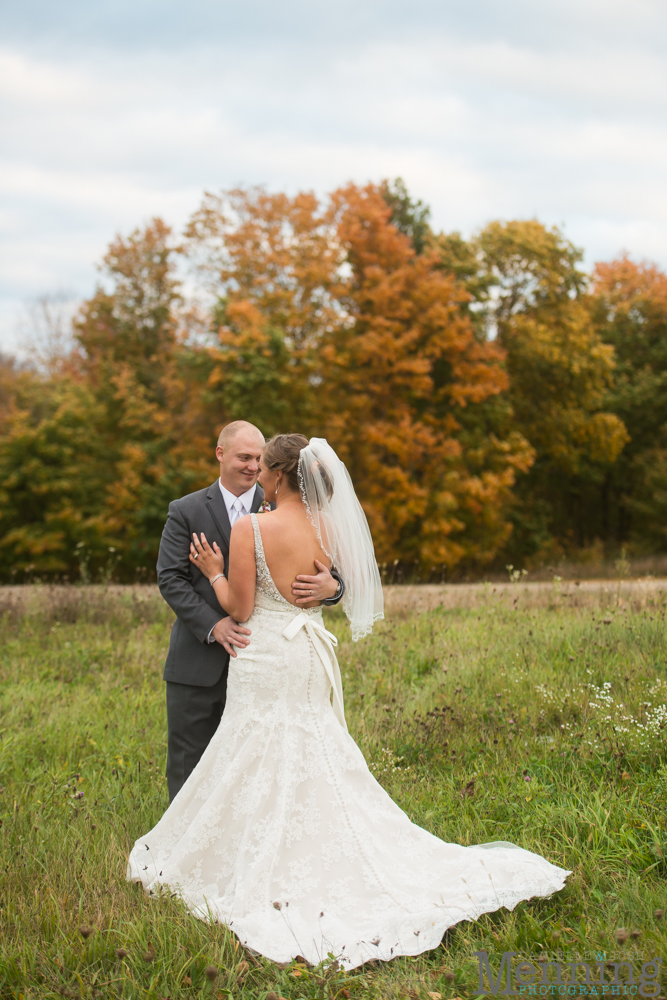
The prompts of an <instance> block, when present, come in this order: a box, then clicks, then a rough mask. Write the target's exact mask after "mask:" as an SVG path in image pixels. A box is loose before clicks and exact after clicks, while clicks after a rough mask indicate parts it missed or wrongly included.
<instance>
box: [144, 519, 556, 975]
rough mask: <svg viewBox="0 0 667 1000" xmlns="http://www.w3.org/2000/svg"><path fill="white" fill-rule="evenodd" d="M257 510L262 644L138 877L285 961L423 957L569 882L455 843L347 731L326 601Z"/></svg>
mask: <svg viewBox="0 0 667 1000" xmlns="http://www.w3.org/2000/svg"><path fill="white" fill-rule="evenodd" d="M250 516H251V517H252V521H253V529H254V532H255V555H256V561H257V590H256V598H255V608H254V610H253V613H252V616H251V618H250V619H249V621H248V622H247V623H246V624H247V625H248V627H249V628H250V629H251V630H252V643H251V645H250V646H248V647H247V648H246V649H243V650H241V651H239V653H238V656H237V657H236V658H235V659H234V658H232V659H231V661H230V664H229V680H228V686H227V705H226V708H225V712H224V715H223V717H222V721H221V723H220V725H219V727H218V730H217V732H216V734H215V736H214V737H213V739H212V740H211V742H210V744H209V746H208V747H207V749H206V751H205V753H204V755H203V757H202V759H201V761H200V762H199V764H198V765H197V767H196V768H195V770H194V771H193V773H192V775H191V776H190V778H189V779H188V781H187V782H186V783H185V785H184V786H183V788H182V789H181V791H180V792H179V793H178V795H177V796H176V798H175V799H174V801H173V802H172V804H171V805H170V806H169V808H168V809H167V811H166V813H165V814H164V816H163V817H162V819H161V820H160V821H159V823H158V824H157V826H156V827H154V829H152V830H151V831H150V833H147V834H146V835H145V836H144V837H141V838H140V839H139V840H137V842H136V844H135V846H134V848H133V850H132V853H131V855H130V861H129V866H128V878H129V879H132V880H139V881H141V882H142V883H143V884H144V886H145V887H146V888H147V889H148V890H149V891H155V890H156V889H157V888H158V887H159V886H168V887H169V888H170V889H171V890H174V891H177V892H178V894H179V895H180V897H181V898H182V899H183V901H184V902H185V904H186V905H187V906H188V907H189V908H190V909H191V911H192V912H193V913H194V914H195V916H197V917H200V918H202V919H204V920H215V921H219V922H221V923H224V924H226V925H228V926H229V927H230V928H231V929H232V930H233V931H234V932H235V933H236V935H237V936H238V938H239V940H240V941H241V943H242V944H244V945H247V946H248V947H250V948H252V949H254V950H255V951H257V952H260V953H261V954H262V955H265V956H266V957H267V958H269V959H272V960H274V961H276V962H288V961H290V960H291V959H292V958H294V957H296V956H297V955H301V956H303V957H304V958H306V959H307V960H308V961H309V962H312V963H314V964H316V963H318V962H320V961H322V960H323V959H325V958H326V957H327V955H329V954H333V955H334V956H335V957H336V958H337V959H338V961H339V962H340V963H341V965H342V966H344V967H345V968H348V969H350V968H354V967H356V966H358V965H361V964H362V963H363V962H367V961H368V960H370V959H381V960H384V961H386V960H388V959H391V958H394V957H396V956H397V955H417V954H419V953H420V952H423V951H425V950H427V949H429V948H435V947H437V946H438V944H439V943H440V941H441V939H442V936H443V934H444V932H445V931H446V930H447V928H448V927H451V926H452V925H453V924H456V923H458V921H460V920H474V919H476V918H477V917H479V916H480V914H482V913H487V912H490V911H492V910H497V909H498V908H499V907H501V906H505V907H507V908H508V909H512V908H513V907H514V906H516V904H517V903H518V902H520V901H521V900H524V899H529V898H530V897H532V896H547V895H549V894H550V893H552V892H554V891H555V890H557V889H561V888H562V887H563V884H564V882H565V878H566V876H567V875H569V874H570V873H569V872H567V871H565V870H564V869H562V868H558V867H556V866H555V865H552V864H550V863H549V862H548V861H546V860H545V859H544V858H542V857H540V856H539V855H537V854H532V853H531V852H530V851H526V850H523V849H522V848H519V847H515V846H513V845H512V844H507V843H502V842H498V843H493V844H483V845H479V846H476V847H460V846H459V845H457V844H448V843H445V842H444V841H442V840H439V839H438V838H437V837H434V836H433V835H432V834H430V833H427V832H426V830H423V829H421V828H420V827H418V826H415V824H414V823H411V822H410V820H409V819H408V817H407V816H406V814H405V813H404V812H403V811H402V810H401V809H400V808H399V807H398V806H397V805H396V804H395V803H394V802H393V801H392V800H391V798H390V797H389V796H388V795H387V793H386V792H385V791H384V790H383V789H382V787H381V786H380V785H379V784H378V783H377V781H376V780H375V778H374V777H373V775H372V774H371V773H370V771H369V769H368V767H367V765H366V761H365V760H364V758H363V756H362V754H361V751H360V750H359V748H358V747H357V745H356V743H355V742H354V740H353V739H352V737H351V736H350V735H349V734H348V732H347V730H346V728H345V725H344V717H343V716H342V700H341V692H340V689H339V688H338V684H339V678H340V675H339V673H338V668H337V664H336V661H335V655H334V654H333V648H332V644H331V639H330V638H329V634H328V633H326V632H325V631H324V628H323V626H322V612H321V610H320V609H319V608H315V609H312V610H310V611H308V612H304V611H302V610H301V609H298V608H295V607H294V606H293V605H291V604H290V603H289V602H288V601H286V600H285V598H284V597H282V595H281V594H280V593H279V592H278V590H277V588H276V586H275V584H274V583H273V580H272V578H271V574H270V572H269V570H268V567H267V565H266V561H265V558H264V550H263V546H262V539H261V534H260V531H259V525H258V521H257V516H256V515H250ZM302 626H303V627H302ZM286 631H287V633H288V636H291V638H288V637H286V636H285V632H286ZM332 681H334V682H335V683H334V695H335V696H334V706H333V707H332V704H331V690H332ZM337 688H338V690H336V689H337ZM341 719H343V724H341V721H340V720H341Z"/></svg>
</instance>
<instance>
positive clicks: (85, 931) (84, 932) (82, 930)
mask: <svg viewBox="0 0 667 1000" xmlns="http://www.w3.org/2000/svg"><path fill="white" fill-rule="evenodd" d="M94 933H95V932H94V930H93V928H92V927H79V934H80V935H81V937H82V938H83V939H84V941H85V940H86V939H87V938H89V937H90V935H91V934H94Z"/></svg>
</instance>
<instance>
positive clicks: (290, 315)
mask: <svg viewBox="0 0 667 1000" xmlns="http://www.w3.org/2000/svg"><path fill="white" fill-rule="evenodd" d="M391 215H392V210H391V206H390V205H389V204H388V202H387V200H386V197H385V192H383V188H382V187H377V186H373V185H369V186H367V187H365V188H359V187H357V186H355V185H349V186H348V187H346V188H344V189H341V190H340V191H337V192H334V194H333V195H332V196H331V198H330V200H329V202H328V203H327V204H325V205H320V203H319V202H318V200H317V199H316V198H315V197H314V196H313V195H311V194H303V193H302V194H299V195H297V196H296V197H294V198H289V197H287V196H286V195H269V194H267V193H266V192H264V191H263V190H262V189H253V190H251V191H232V192H229V193H228V194H227V195H224V196H216V197H214V196H212V195H207V196H206V197H205V199H204V202H203V204H202V206H201V208H200V209H199V210H198V211H197V212H196V213H195V215H194V216H193V219H192V220H191V222H190V224H189V226H188V229H187V230H186V236H187V240H188V253H189V256H190V257H191V259H192V260H193V261H194V262H195V263H196V264H197V266H198V267H199V268H200V272H201V273H203V274H204V275H205V276H206V277H207V278H208V280H209V288H210V290H211V292H212V293H213V294H214V296H215V300H216V306H215V310H214V316H215V321H216V323H217V324H218V326H217V336H218V343H217V345H216V346H215V347H214V348H213V349H212V351H211V356H212V358H213V370H212V373H211V376H210V378H209V388H210V389H211V390H212V391H213V392H218V393H219V398H220V407H221V411H222V412H224V414H225V417H226V418H229V419H231V418H234V417H241V416H242V417H246V418H247V419H254V420H255V421H256V422H257V423H259V425H260V426H261V427H262V429H263V430H265V432H267V433H273V432H275V431H278V430H300V431H303V432H304V433H306V434H319V435H324V436H326V437H327V438H328V439H329V440H330V441H331V443H332V444H333V445H334V446H335V447H336V448H338V449H340V451H341V454H342V455H343V457H344V459H345V461H346V462H347V463H348V465H349V467H350V471H351V474H352V476H353V478H354V480H355V484H356V486H357V489H358V491H359V495H360V497H361V499H362V503H363V504H364V506H365V508H366V511H367V513H368V516H369V519H370V522H371V526H372V529H373V531H374V535H375V537H376V543H377V548H378V553H379V556H380V558H381V559H382V560H384V561H390V560H392V559H398V560H400V561H401V562H404V563H411V564H412V563H414V562H418V563H420V564H421V565H423V566H426V567H435V566H443V565H447V566H453V565H455V564H456V563H459V562H460V561H461V560H462V559H470V560H471V561H472V560H475V561H477V562H484V561H488V560H490V559H492V558H493V556H494V554H495V553H496V551H497V550H498V547H499V546H500V545H501V544H502V543H503V542H504V541H505V539H506V538H507V535H508V533H509V531H510V526H509V522H508V520H507V517H506V510H507V507H508V506H509V505H510V504H511V488H512V485H513V483H514V478H515V475H516V471H517V470H518V469H524V470H525V469H526V468H528V466H529V465H530V463H531V460H532V451H531V448H530V446H529V445H528V444H527V442H526V441H525V440H524V439H523V438H522V437H521V435H519V434H516V433H510V434H509V435H508V436H505V437H504V438H502V439H501V438H499V437H498V436H496V435H494V434H493V433H490V434H489V433H479V434H477V435H476V437H475V436H473V437H474V440H473V439H472V438H471V436H470V435H468V438H470V439H469V440H466V441H465V445H464V437H465V435H464V433H463V432H464V421H463V420H462V415H463V414H464V412H465V411H466V410H468V409H470V408H475V407H477V406H479V404H481V403H483V402H484V401H486V400H488V399H489V397H491V396H494V395H497V394H498V393H500V392H501V391H502V390H503V389H504V388H506V384H507V380H506V374H505V372H504V369H503V352H502V351H501V350H500V349H499V347H498V346H497V345H493V344H490V343H487V342H484V341H482V340H480V339H479V338H476V337H475V333H474V330H473V327H472V325H471V323H470V321H469V319H468V318H467V317H466V316H465V315H464V313H463V310H462V306H463V303H464V302H465V301H466V299H467V296H466V293H465V292H464V291H463V290H462V289H461V287H460V286H458V284H457V282H456V280H455V279H454V278H453V277H452V276H450V275H447V274H445V273H444V272H443V270H442V268H441V266H440V260H439V257H438V255H437V254H436V253H435V252H434V251H430V252H428V253H424V254H418V253H417V252H416V250H415V249H414V247H413V245H412V242H411V240H410V239H409V238H408V236H406V235H405V234H404V233H402V232H400V231H399V230H398V228H397V227H396V226H395V225H394V224H393V223H392V221H391Z"/></svg>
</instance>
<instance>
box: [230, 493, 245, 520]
mask: <svg viewBox="0 0 667 1000" xmlns="http://www.w3.org/2000/svg"><path fill="white" fill-rule="evenodd" d="M244 514H245V507H244V506H243V504H242V503H241V501H240V500H239V499H236V500H235V501H234V503H233V504H232V509H231V511H230V516H229V523H230V525H233V524H235V523H236V521H238V519H239V518H240V517H243V515H244Z"/></svg>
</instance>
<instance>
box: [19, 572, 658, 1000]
mask: <svg viewBox="0 0 667 1000" xmlns="http://www.w3.org/2000/svg"><path fill="white" fill-rule="evenodd" d="M494 600H495V599H494V595H493V593H492V592H491V591H490V590H488V591H485V592H484V594H483V595H482V596H481V597H480V601H479V606H478V607H477V608H473V609H470V608H468V609H466V610H461V611H453V610H447V611H445V610H443V609H436V610H435V611H432V612H427V613H424V614H421V615H417V614H408V613H405V614H403V615H401V614H396V615H395V616H394V617H393V618H392V619H391V620H390V621H388V622H385V623H382V624H381V625H380V626H379V627H377V629H376V634H375V635H374V636H373V638H371V639H370V640H365V641H363V642H361V643H359V644H353V643H351V642H350V641H349V638H348V637H347V635H348V633H347V631H346V627H345V624H344V620H343V619H342V616H341V614H340V613H334V614H330V615H329V617H328V624H329V627H330V628H332V629H333V630H334V631H335V632H337V634H338V635H339V637H340V638H341V640H342V641H341V646H340V662H341V669H342V673H343V679H344V685H345V696H346V712H347V716H348V722H349V726H350V731H351V733H352V734H353V735H354V737H355V739H357V741H358V743H359V744H360V746H361V748H362V750H363V752H364V754H365V755H366V758H367V759H368V760H369V762H370V764H371V767H372V769H373V770H374V772H375V773H376V775H377V776H378V778H379V780H380V781H381V782H382V783H383V785H384V786H385V787H386V788H387V790H388V791H389V793H390V794H391V795H392V796H393V797H394V798H395V799H396V801H397V802H398V803H399V804H400V805H401V806H402V808H403V809H405V810H406V812H407V813H408V814H409V815H410V816H411V817H412V819H413V820H414V821H415V822H416V823H419V824H421V825H422V826H424V827H426V828H427V829H429V830H431V831H432V832H433V833H435V834H437V835H438V836H440V837H442V838H444V839H445V840H449V841H456V842H458V843H462V844H474V843H482V842H488V841H491V840H506V841H512V842H513V843H516V844H520V845H521V846H523V847H526V848H529V849H531V850H534V851H537V852H539V853H541V854H543V855H545V856H546V857H548V858H549V859H550V860H551V861H553V862H555V863H556V864H559V865H562V866H564V867H567V868H569V869H572V871H573V872H574V874H573V876H572V877H571V878H570V880H569V883H568V885H567V887H566V888H565V889H564V890H563V891H562V892H561V893H559V894H557V895H555V896H554V897H552V898H551V899H549V900H538V901H533V902H527V903H523V904H521V905H519V906H518V907H517V908H516V910H515V911H514V912H513V913H508V912H507V911H499V912H497V913H494V914H490V915H487V916H485V917H483V918H482V919H481V920H479V921H478V922H477V923H475V924H471V923H462V924H460V925H458V926H457V927H455V928H454V929H452V930H451V931H449V932H448V933H447V934H446V936H445V940H444V941H443V944H442V945H441V947H440V948H439V949H437V950H435V951H434V952H431V953H428V954H426V955H423V956H421V957H419V958H416V959H399V960H396V961H394V962H391V963H388V964H387V965H384V966H381V965H378V966H367V967H364V968H363V969H361V970H357V971H356V972H354V973H351V974H344V973H341V972H337V971H336V970H335V969H330V970H329V972H328V973H326V975H325V974H324V973H323V972H322V970H321V969H320V970H309V969H305V968H303V967H297V966H295V965H292V966H289V967H287V968H278V967H277V966H276V965H274V964H272V963H270V962H268V961H265V960H264V959H257V958H255V957H254V956H252V955H248V954H246V953H244V951H243V949H242V948H241V947H240V946H239V945H238V942H237V941H236V940H235V938H234V937H233V935H231V934H229V933H228V932H227V931H226V930H225V929H224V928H222V927H209V926H207V925H205V924H203V923H201V922H200V921H198V920H196V919H194V918H193V917H191V916H190V915H189V914H188V913H187V912H186V911H185V910H184V908H183V907H182V905H181V904H180V903H179V902H178V900H176V899H172V898H169V897H163V898H160V899H149V898H148V897H146V896H145V895H144V894H143V892H142V891H140V890H138V889H137V888H136V887H133V886H131V885H128V884H127V883H126V882H125V864H126V857H127V854H128V850H129V848H130V845H131V844H132V843H133V841H134V839H135V838H136V837H137V836H139V835H140V834H141V833H142V832H145V831H146V830H148V829H149V828H150V827H151V826H152V825H153V824H154V823H155V822H156V820H157V819H158V818H159V816H160V815H161V813H162V811H163V810H164V808H165V806H166V804H167V797H166V786H165V780H164V774H163V772H164V761H165V731H166V726H165V710H164V692H163V684H162V681H161V666H162V661H163V658H164V654H165V650H166V645H167V641H168V634H169V628H170V624H171V615H170V613H169V611H168V609H166V608H165V607H164V605H163V604H162V603H161V601H160V600H159V598H158V597H157V596H150V595H149V594H148V593H147V592H146V591H145V590H144V591H140V590H135V589H133V588H127V590H125V591H113V592H112V591H105V590H104V589H99V588H98V589H91V590H89V591H87V590H85V589H83V588H82V589H76V588H71V590H69V591H64V590H60V591H57V592H56V591H50V590H48V589H47V588H44V589H43V590H39V589H36V591H35V592H34V593H33V594H32V595H31V599H30V601H29V602H28V604H27V605H24V606H22V607H21V608H19V609H18V610H17V608H16V607H14V608H13V609H12V608H10V607H8V610H7V611H6V612H5V613H4V617H3V618H2V632H1V636H0V670H1V679H2V686H1V692H2V693H1V703H0V712H1V717H0V786H2V791H1V792H0V819H1V820H2V827H1V828H0V872H1V873H2V886H1V892H2V898H1V901H0V905H1V907H2V909H1V912H0V996H2V997H3V998H4V997H8V998H9V997H11V998H13V1000H14V998H15V1000H18V998H20V997H21V996H22V997H23V1000H29V998H40V1000H42V998H44V1000H46V998H55V997H59V996H70V997H86V998H88V997H127V998H129V997H132V998H134V997H142V998H143V997H145V998H153V997H155V998H159V997H170V998H172V1000H176V998H181V997H188V998H193V997H211V996H214V997H227V996H234V997H236V996H239V997H257V998H259V1000H263V998H264V997H266V996H267V994H268V993H269V992H271V991H273V992H275V993H276V994H277V995H278V996H280V997H285V998H288V1000H290V998H297V997H304V998H305V997H313V998H319V997H329V998H331V1000H333V998H338V997H342V998H346V997H347V996H348V995H349V996H351V997H368V998H371V997H372V998H376V997H377V998H385V997H386V998H389V997H396V998H402V997H413V998H418V997H419V998H424V1000H428V994H429V993H432V994H433V993H436V994H441V995H442V997H443V998H444V1000H447V998H450V997H469V996H472V995H473V993H474V991H475V989H476V984H477V961H476V959H474V957H473V952H474V951H476V950H478V949H486V950H487V951H488V952H489V953H490V954H496V955H498V954H499V953H500V952H502V951H515V952H518V953H519V954H520V955H522V956H526V957H528V956H532V957H533V958H535V957H538V956H540V955H549V956H550V957H554V956H556V955H557V953H558V950H559V949H560V950H561V951H562V953H563V958H564V959H565V958H567V956H568V953H569V954H570V958H573V957H575V956H576V954H577V953H578V954H579V955H580V956H581V957H582V958H584V957H585V953H587V952H588V953H591V954H590V957H591V958H595V954H596V953H597V952H604V953H606V955H607V958H612V957H613V956H614V954H617V955H618V954H623V956H628V957H630V958H631V959H634V960H635V961H637V962H640V961H641V960H642V959H643V960H648V959H650V958H653V957H654V956H655V955H658V956H662V955H664V954H665V947H664V946H665V943H666V942H667V934H666V933H665V929H664V924H663V923H662V922H661V921H660V920H659V919H657V918H656V917H655V916H654V911H655V910H657V909H667V888H666V886H665V876H666V874H667V864H666V862H665V853H666V852H667V801H666V798H665V793H666V791H667V747H666V745H665V733H666V732H667V730H665V729H663V725H664V723H665V717H663V712H662V710H661V709H660V707H659V706H661V705H663V704H665V703H667V696H666V695H667V651H666V649H665V640H664V628H665V622H664V616H665V608H664V604H663V603H661V601H662V598H656V599H655V600H656V603H655V604H650V601H649V603H648V604H647V605H646V607H643V608H634V609H633V608H632V607H628V609H627V610H625V611H622V610H621V609H619V608H615V609H613V611H612V612H611V614H610V613H608V609H605V608H599V607H588V608H586V607H565V606H559V601H558V599H557V597H555V596H554V598H553V600H550V606H548V607H545V608H531V609H529V610H510V609H509V608H508V607H507V602H505V605H502V604H501V602H500V600H498V601H497V602H496V603H494ZM560 603H561V604H563V603H567V602H560ZM605 619H607V623H605ZM606 685H608V686H606ZM82 927H83V928H89V929H91V931H92V932H91V933H90V934H89V935H88V936H87V937H84V936H82V934H81V933H80V928H82ZM619 928H626V929H627V930H628V931H631V932H632V931H634V932H639V934H637V936H635V937H630V938H629V940H628V941H627V942H626V943H625V944H623V945H619V944H618V943H617V941H616V938H615V932H616V931H617V930H618V929H619ZM117 950H120V951H121V954H120V956H119V955H118V954H117ZM123 953H124V954H123ZM491 962H492V965H493V963H494V960H493V958H492V959H491ZM211 964H212V965H214V966H215V967H216V968H217V969H218V976H217V978H216V979H215V980H214V981H213V982H210V981H209V979H207V977H206V975H205V971H204V970H205V969H206V967H207V966H209V965H211ZM443 973H445V975H443ZM451 973H453V974H454V976H455V978H454V979H453V980H452V979H451V978H447V976H448V975H449V974H451Z"/></svg>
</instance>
